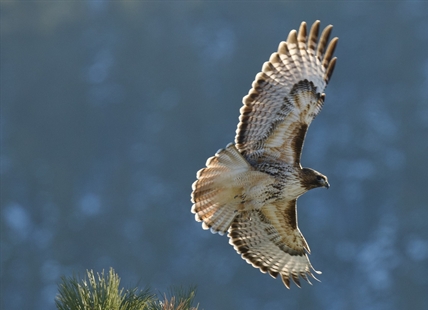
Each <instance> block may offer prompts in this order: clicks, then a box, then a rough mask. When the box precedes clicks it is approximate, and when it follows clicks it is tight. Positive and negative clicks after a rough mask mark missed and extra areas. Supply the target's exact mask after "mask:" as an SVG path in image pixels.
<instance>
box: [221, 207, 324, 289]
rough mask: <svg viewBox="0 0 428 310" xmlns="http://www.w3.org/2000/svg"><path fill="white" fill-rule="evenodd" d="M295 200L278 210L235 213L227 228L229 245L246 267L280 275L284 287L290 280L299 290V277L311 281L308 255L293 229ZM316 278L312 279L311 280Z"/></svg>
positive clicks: (274, 275) (274, 208)
mask: <svg viewBox="0 0 428 310" xmlns="http://www.w3.org/2000/svg"><path fill="white" fill-rule="evenodd" d="M296 212H297V211H296V200H292V201H289V202H287V203H285V204H283V205H281V206H280V207H278V206H277V205H273V204H268V205H266V206H264V207H263V208H262V209H260V210H251V211H244V212H241V213H239V215H237V216H236V217H235V219H234V221H233V222H232V225H231V226H230V228H229V234H228V236H229V238H230V240H229V243H230V244H232V245H233V247H234V248H235V250H236V251H237V252H238V253H239V254H241V256H242V258H243V259H245V260H246V261H247V262H248V263H249V264H252V265H253V266H254V267H256V268H259V269H260V271H262V272H264V273H266V272H268V273H269V274H270V275H271V276H272V277H274V278H276V277H277V276H278V275H280V276H281V278H282V281H283V282H284V284H285V286H286V287H287V288H290V279H292V280H293V281H294V282H295V283H296V285H297V286H299V287H300V280H299V279H300V277H302V278H303V279H305V280H307V281H308V282H309V283H310V281H309V279H308V276H311V277H313V278H315V276H314V275H313V274H312V271H314V272H315V273H319V272H318V271H316V270H315V269H314V268H313V267H312V265H311V263H310V261H309V258H308V255H307V253H309V252H310V250H309V246H308V244H307V243H306V240H305V238H304V237H303V235H302V234H301V233H300V230H299V228H298V226H297V213H296ZM315 279H316V278H315Z"/></svg>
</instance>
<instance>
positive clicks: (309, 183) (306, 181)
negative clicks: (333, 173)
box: [301, 168, 330, 190]
mask: <svg viewBox="0 0 428 310" xmlns="http://www.w3.org/2000/svg"><path fill="white" fill-rule="evenodd" d="M301 182H302V185H303V186H304V187H306V188H307V189H308V190H310V189H313V188H317V187H325V188H329V187H330V184H329V183H328V179H327V177H326V176H325V175H323V174H321V173H319V172H318V171H315V170H313V169H310V168H303V169H302V170H301Z"/></svg>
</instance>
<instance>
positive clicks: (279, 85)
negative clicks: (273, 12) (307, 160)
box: [235, 21, 338, 164]
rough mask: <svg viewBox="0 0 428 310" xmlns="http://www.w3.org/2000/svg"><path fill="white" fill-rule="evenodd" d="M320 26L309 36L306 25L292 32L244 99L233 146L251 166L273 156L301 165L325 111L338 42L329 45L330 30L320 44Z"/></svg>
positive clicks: (314, 27)
mask: <svg viewBox="0 0 428 310" xmlns="http://www.w3.org/2000/svg"><path fill="white" fill-rule="evenodd" d="M319 25H320V22H319V21H316V22H315V23H314V24H313V25H312V27H311V30H310V32H309V35H307V30H306V23H305V22H303V23H302V24H301V26H300V28H299V32H296V31H295V30H292V31H291V32H290V34H289V35H288V39H287V42H281V43H280V44H279V47H278V52H276V53H273V54H272V55H271V57H270V59H269V61H268V62H265V63H264V64H263V68H262V72H260V73H258V74H257V75H256V78H255V80H254V82H253V84H252V88H251V89H250V91H249V93H248V95H247V96H245V97H244V98H243V103H244V105H243V106H242V108H241V110H240V112H241V115H240V117H239V120H240V122H239V124H238V128H237V130H236V137H235V143H236V147H237V148H238V150H239V151H240V152H241V153H242V154H243V155H244V156H245V157H246V158H247V159H248V160H249V161H250V162H251V161H258V160H260V159H263V158H272V157H273V158H280V159H281V160H283V161H285V162H287V163H290V164H300V154H301V150H302V146H303V141H304V138H305V135H306V131H307V129H308V127H309V125H310V123H311V122H312V120H313V119H314V118H315V116H316V115H317V114H318V113H319V112H320V111H321V108H322V105H323V103H324V98H325V95H324V93H323V91H324V89H325V87H326V85H327V83H328V81H329V79H330V78H331V75H332V73H333V69H334V66H335V63H336V57H335V58H332V56H333V52H334V49H335V47H336V43H337V40H338V38H334V39H332V40H331V41H330V42H329V43H328V40H329V36H330V33H331V30H332V28H333V27H332V26H331V25H330V26H327V27H326V28H325V29H324V30H323V32H322V34H321V36H320V38H319V40H318V32H319ZM327 43H328V44H327Z"/></svg>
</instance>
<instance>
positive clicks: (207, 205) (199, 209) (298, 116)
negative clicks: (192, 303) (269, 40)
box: [191, 21, 338, 288]
mask: <svg viewBox="0 0 428 310" xmlns="http://www.w3.org/2000/svg"><path fill="white" fill-rule="evenodd" d="M319 28H320V21H315V23H314V24H313V25H312V27H311V29H310V31H309V34H308V33H307V27H306V23H305V22H302V23H301V25H300V28H299V31H298V32H297V31H296V30H292V31H291V32H290V34H289V35H288V38H287V41H286V42H281V43H280V44H279V47H278V51H277V52H276V53H273V54H272V55H271V56H270V59H269V61H267V62H265V63H264V64H263V67H262V71H261V72H260V73H258V74H257V75H256V78H255V80H254V82H253V84H252V88H251V89H250V91H249V93H248V95H247V96H245V97H244V98H243V104H244V105H243V106H242V107H241V109H240V113H241V115H240V117H239V124H238V128H237V130H236V137H235V143H234V144H233V143H230V144H228V145H227V146H226V148H225V149H221V150H219V151H218V152H217V153H216V154H215V156H213V157H211V158H209V159H208V160H207V162H206V168H203V169H201V170H199V171H198V173H197V175H196V178H197V180H196V181H195V182H194V183H193V185H192V190H193V192H192V194H191V198H192V199H191V200H192V203H193V206H192V209H191V211H192V213H194V214H195V219H196V221H198V222H202V228H203V229H211V232H213V233H219V234H224V233H225V232H228V237H229V243H230V244H231V245H232V246H233V247H234V248H235V250H236V251H237V252H238V253H239V254H241V257H242V258H243V259H244V260H246V261H247V262H248V263H249V264H252V265H253V266H254V267H256V268H259V269H260V271H261V272H263V273H266V272H267V273H269V274H270V275H271V276H272V277H274V278H276V277H277V276H280V277H281V279H282V281H283V283H284V285H285V286H286V287H287V288H290V280H293V281H294V283H295V284H296V285H297V286H298V287H300V278H303V279H305V280H306V281H308V282H309V283H311V282H310V281H309V276H311V277H313V278H314V279H316V277H315V276H314V274H313V273H312V271H313V272H314V273H318V274H320V272H319V271H316V270H315V269H314V268H313V267H312V264H311V263H310V261H309V257H308V254H310V249H309V246H308V243H307V242H306V240H305V238H304V237H303V235H302V233H301V232H300V230H299V227H298V225H297V210H296V201H297V198H298V197H299V196H301V195H303V194H304V193H306V192H307V191H308V190H310V189H313V188H317V187H326V188H329V186H330V185H329V183H328V181H327V177H326V176H324V175H323V174H321V173H319V172H317V171H315V170H313V169H310V168H302V166H301V163H300V157H301V152H302V147H303V143H304V140H305V136H306V132H307V130H308V127H309V125H310V124H311V122H312V120H313V119H314V118H315V116H317V115H318V113H319V112H320V111H321V108H322V106H323V104H324V99H325V94H324V89H325V87H326V86H327V83H328V82H329V80H330V78H331V76H332V73H333V70H334V66H335V64H336V57H334V58H333V53H334V49H335V47H336V44H337V41H338V38H337V37H336V38H334V39H332V40H331V41H330V42H329V37H330V33H331V30H332V28H333V26H332V25H329V26H327V27H326V28H325V29H324V30H323V31H322V33H321V36H320V37H319V38H318V34H319Z"/></svg>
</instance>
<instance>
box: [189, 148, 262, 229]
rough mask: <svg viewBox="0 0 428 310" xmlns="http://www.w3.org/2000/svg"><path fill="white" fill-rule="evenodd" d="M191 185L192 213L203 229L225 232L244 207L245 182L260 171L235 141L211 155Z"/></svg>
mask: <svg viewBox="0 0 428 310" xmlns="http://www.w3.org/2000/svg"><path fill="white" fill-rule="evenodd" d="M206 166H207V167H206V168H203V169H201V170H199V171H198V173H197V174H196V178H197V180H196V181H195V182H194V183H193V185H192V189H193V192H192V195H191V196H192V203H193V206H192V213H194V214H195V219H196V221H198V222H203V223H202V228H203V229H209V228H210V229H211V232H212V233H217V232H218V233H219V234H221V235H222V234H224V233H225V232H226V231H227V230H228V229H229V226H230V225H231V223H232V221H233V219H234V218H235V216H236V215H237V211H239V210H240V208H241V209H242V208H243V203H244V201H243V197H244V194H245V188H246V183H248V180H249V179H250V177H251V174H252V173H257V172H256V171H254V170H253V168H252V167H251V165H250V164H249V163H248V162H247V161H246V160H245V158H244V157H243V156H242V155H241V153H240V152H239V151H238V150H237V149H236V147H235V145H234V144H233V143H229V144H228V145H227V146H226V149H221V150H219V151H217V153H216V154H215V156H213V157H210V158H208V160H207V163H206Z"/></svg>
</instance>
